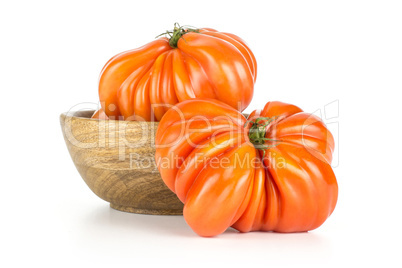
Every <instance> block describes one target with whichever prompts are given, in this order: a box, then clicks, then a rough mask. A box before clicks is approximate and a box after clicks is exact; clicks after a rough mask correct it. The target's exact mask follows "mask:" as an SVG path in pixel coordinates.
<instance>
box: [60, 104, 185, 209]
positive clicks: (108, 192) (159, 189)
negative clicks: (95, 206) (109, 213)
mask: <svg viewBox="0 0 402 268" xmlns="http://www.w3.org/2000/svg"><path fill="white" fill-rule="evenodd" d="M93 112H94V111H79V112H75V113H72V114H67V113H63V114H61V115H60V123H61V127H62V131H63V136H64V140H65V142H66V145H67V148H68V151H69V152H70V156H71V158H72V160H73V162H74V164H75V166H76V168H77V170H78V172H79V173H80V175H81V177H82V178H83V179H84V181H85V182H86V184H87V185H88V186H89V188H90V189H91V190H92V191H93V192H94V193H95V194H96V195H97V196H99V197H100V198H102V199H103V200H105V201H107V202H110V206H111V207H112V208H114V209H117V210H121V211H126V212H133V213H141V214H154V215H181V214H182V211H183V204H182V203H181V202H180V200H179V199H178V198H177V197H176V195H175V194H174V193H173V192H171V191H170V190H169V189H168V188H167V186H166V185H165V184H164V182H163V181H162V178H161V177H160V174H159V172H158V170H157V168H156V164H155V160H154V155H155V146H154V144H155V143H154V139H155V132H156V129H157V126H158V123H157V122H134V121H117V120H97V119H91V118H90V117H91V115H92V114H93Z"/></svg>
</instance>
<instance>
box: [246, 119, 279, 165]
mask: <svg viewBox="0 0 402 268" xmlns="http://www.w3.org/2000/svg"><path fill="white" fill-rule="evenodd" d="M274 120H275V117H258V118H256V119H255V120H248V121H247V122H246V123H245V124H244V127H246V126H248V125H249V124H251V126H250V128H249V130H248V138H249V139H250V142H251V143H252V144H253V145H254V147H255V148H256V149H258V150H262V151H263V153H264V156H265V150H266V149H269V148H272V147H275V146H277V145H278V143H276V142H280V141H279V140H274V139H270V138H266V137H265V136H266V131H267V126H268V125H269V124H270V123H271V122H272V121H274ZM267 142H269V144H268V143H267ZM272 142H273V143H272ZM264 156H263V157H264Z"/></svg>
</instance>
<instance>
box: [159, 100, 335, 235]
mask: <svg viewBox="0 0 402 268" xmlns="http://www.w3.org/2000/svg"><path fill="white" fill-rule="evenodd" d="M333 150H334V139H333V136H332V135H331V133H330V132H329V131H328V129H327V128H326V126H325V125H324V123H323V122H322V121H321V120H320V119H319V118H318V117H316V116H314V115H311V114H308V113H305V112H303V111H302V110H301V109H300V108H299V107H296V106H294V105H291V104H286V103H282V102H276V101H273V102H268V103H267V104H266V105H265V107H264V109H262V110H259V111H254V112H252V113H251V114H250V116H249V117H248V119H246V118H245V117H244V116H243V115H242V114H241V113H240V112H239V111H237V110H235V109H233V108H232V107H230V106H229V105H227V104H224V103H222V102H219V101H217V100H211V99H193V100H188V101H184V102H181V103H179V104H178V105H176V106H175V107H174V108H173V109H170V110H169V111H167V112H166V114H165V115H164V117H163V118H162V120H161V121H160V123H159V126H158V130H157V133H156V155H155V161H156V164H157V166H158V169H159V171H160V174H161V176H162V179H163V180H164V182H165V183H166V185H167V186H168V187H169V188H170V189H171V190H172V191H173V192H175V193H176V194H177V196H178V198H179V199H180V200H181V201H182V202H183V203H184V210H183V215H184V218H185V220H186V221H187V223H188V224H189V225H190V227H191V228H192V229H193V230H194V231H195V232H196V233H197V234H199V235H201V236H215V235H218V234H220V233H222V232H224V231H225V230H226V229H227V228H228V227H230V226H232V227H233V228H235V229H237V230H239V231H241V232H249V231H258V230H261V231H275V232H303V231H308V230H312V229H315V228H317V227H319V226H320V225H321V224H322V223H323V222H324V221H325V220H326V219H327V218H328V217H329V216H330V214H331V213H332V212H333V210H334V208H335V205H336V202H337V196H338V186H337V181H336V178H335V175H334V172H333V170H332V168H331V165H330V164H331V161H332V152H333Z"/></svg>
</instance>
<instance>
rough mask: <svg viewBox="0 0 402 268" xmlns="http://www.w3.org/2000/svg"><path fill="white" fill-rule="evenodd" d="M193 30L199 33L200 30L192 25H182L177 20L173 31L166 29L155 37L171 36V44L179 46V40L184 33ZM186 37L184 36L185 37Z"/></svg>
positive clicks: (175, 46) (173, 46) (174, 46)
mask: <svg viewBox="0 0 402 268" xmlns="http://www.w3.org/2000/svg"><path fill="white" fill-rule="evenodd" d="M189 32H193V33H199V32H200V30H199V29H197V28H195V27H192V26H180V24H178V23H177V22H175V24H174V27H173V31H166V32H164V33H162V34H160V35H158V36H156V37H155V38H158V37H159V36H162V35H164V36H166V37H168V38H169V45H170V46H171V47H172V48H177V43H178V42H179V40H180V38H182V36H183V35H185V34H186V33H189ZM183 39H184V38H183Z"/></svg>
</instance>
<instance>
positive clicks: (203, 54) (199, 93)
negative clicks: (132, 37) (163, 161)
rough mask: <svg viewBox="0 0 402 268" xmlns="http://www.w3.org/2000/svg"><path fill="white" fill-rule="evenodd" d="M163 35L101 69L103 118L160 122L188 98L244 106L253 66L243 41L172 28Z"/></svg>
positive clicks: (227, 35) (207, 31) (208, 31)
mask: <svg viewBox="0 0 402 268" xmlns="http://www.w3.org/2000/svg"><path fill="white" fill-rule="evenodd" d="M168 34H169V35H170V36H171V38H170V39H168V38H167V37H162V38H159V39H156V40H154V41H152V42H150V43H148V44H146V45H145V46H143V47H140V48H137V49H133V50H130V51H126V52H123V53H120V54H118V55H116V56H114V57H112V58H111V59H110V60H109V61H108V62H107V63H106V65H105V66H104V67H103V69H102V72H101V75H100V79H99V99H100V102H101V105H102V108H103V110H104V111H105V113H106V115H107V116H109V117H111V116H113V117H114V118H119V117H123V118H124V119H125V120H145V121H153V120H157V121H160V119H161V118H162V116H163V114H164V113H165V112H166V111H167V110H168V109H169V108H170V107H171V106H173V105H175V104H176V103H178V102H182V101H184V100H188V99H192V98H212V99H218V100H221V101H223V102H225V103H227V104H229V105H230V106H232V107H233V108H235V109H238V110H239V111H242V110H244V109H245V108H246V107H247V106H248V105H249V103H250V102H251V98H252V96H253V88H254V83H255V80H256V75H257V64H256V60H255V57H254V55H253V53H252V52H251V50H250V49H249V47H248V46H247V45H246V43H245V42H244V41H243V40H242V39H240V38H239V37H237V36H235V35H233V34H230V33H223V32H218V31H216V30H213V29H209V28H203V29H187V28H184V27H177V26H176V25H175V29H174V31H173V32H169V33H168Z"/></svg>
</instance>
